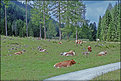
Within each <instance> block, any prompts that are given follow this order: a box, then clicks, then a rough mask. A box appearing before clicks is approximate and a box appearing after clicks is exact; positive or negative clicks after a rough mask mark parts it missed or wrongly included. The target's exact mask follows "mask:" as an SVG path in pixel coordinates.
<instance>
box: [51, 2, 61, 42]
mask: <svg viewBox="0 0 121 81" xmlns="http://www.w3.org/2000/svg"><path fill="white" fill-rule="evenodd" d="M50 8H51V13H52V15H53V16H54V17H55V18H57V21H58V22H59V40H61V39H62V33H61V23H62V21H61V18H62V15H61V13H62V12H61V11H62V10H63V8H62V1H61V0H58V1H52V2H51V5H50Z"/></svg>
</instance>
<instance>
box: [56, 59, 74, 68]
mask: <svg viewBox="0 0 121 81" xmlns="http://www.w3.org/2000/svg"><path fill="white" fill-rule="evenodd" d="M73 64H76V62H75V61H74V60H73V59H72V60H67V61H63V62H59V63H56V64H55V65H54V67H55V68H61V67H70V66H71V65H73Z"/></svg>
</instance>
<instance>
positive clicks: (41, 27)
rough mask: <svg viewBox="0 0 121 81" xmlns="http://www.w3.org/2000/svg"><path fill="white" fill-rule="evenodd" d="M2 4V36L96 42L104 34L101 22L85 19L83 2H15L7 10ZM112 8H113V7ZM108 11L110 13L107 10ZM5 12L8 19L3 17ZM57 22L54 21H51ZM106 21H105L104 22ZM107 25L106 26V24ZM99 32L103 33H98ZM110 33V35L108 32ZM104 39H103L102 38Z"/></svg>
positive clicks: (0, 31)
mask: <svg viewBox="0 0 121 81" xmlns="http://www.w3.org/2000/svg"><path fill="white" fill-rule="evenodd" d="M4 3H6V2H3V3H2V4H3V5H1V6H0V7H1V23H0V25H1V30H0V33H1V34H2V35H6V34H5V33H6V22H5V19H6V21H7V30H8V31H7V33H8V35H9V36H12V35H14V36H20V37H28V36H33V37H39V38H40V39H42V38H44V39H46V38H49V39H50V38H53V37H54V38H56V37H58V39H59V40H61V39H62V38H63V39H70V38H76V39H89V40H90V41H95V40H96V38H101V37H100V36H103V34H104V33H101V32H102V30H104V28H102V27H104V26H103V25H105V24H103V25H101V26H102V27H101V26H100V24H102V23H100V22H103V18H101V19H100V20H101V21H99V25H98V30H97V27H96V23H95V22H94V23H90V24H89V20H86V19H85V13H86V6H85V5H84V4H83V2H82V1H80V0H76V1H66V0H65V1H61V0H58V1H39V0H36V1H33V3H32V4H29V5H28V3H29V1H27V0H26V2H25V4H22V3H20V2H18V1H9V4H7V5H8V7H7V9H6V10H5V4H4ZM114 8H115V7H114ZM111 10H112V11H113V8H112V9H111ZM110 12H111V11H110ZM5 13H6V15H7V16H5ZM52 17H53V18H54V19H56V20H54V19H53V18H52ZM106 21H107V20H106ZM107 26H108V25H107ZM101 29H102V30H101ZM108 34H109V33H108ZM101 40H104V39H101Z"/></svg>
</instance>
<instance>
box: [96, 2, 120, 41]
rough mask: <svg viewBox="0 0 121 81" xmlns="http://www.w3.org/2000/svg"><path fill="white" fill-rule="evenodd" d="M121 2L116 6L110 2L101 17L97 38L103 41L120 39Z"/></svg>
mask: <svg viewBox="0 0 121 81" xmlns="http://www.w3.org/2000/svg"><path fill="white" fill-rule="evenodd" d="M120 6H121V3H116V4H115V6H114V7H112V5H111V4H109V6H108V8H107V10H106V12H105V14H104V16H103V17H101V16H100V17H99V23H98V30H97V38H99V39H100V40H102V41H120V30H121V27H120V19H121V16H120V10H121V8H120Z"/></svg>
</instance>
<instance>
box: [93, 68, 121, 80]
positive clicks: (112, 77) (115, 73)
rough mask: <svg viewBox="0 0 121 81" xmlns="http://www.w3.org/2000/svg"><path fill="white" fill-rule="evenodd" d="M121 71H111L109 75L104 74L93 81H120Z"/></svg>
mask: <svg viewBox="0 0 121 81" xmlns="http://www.w3.org/2000/svg"><path fill="white" fill-rule="evenodd" d="M120 71H121V69H118V70H116V71H111V72H109V73H106V74H103V75H101V76H98V77H96V78H94V79H93V80H114V81H120V80H121V79H120V78H121V75H120Z"/></svg>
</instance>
